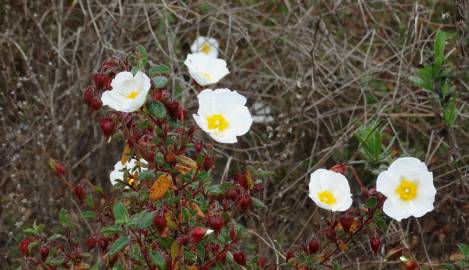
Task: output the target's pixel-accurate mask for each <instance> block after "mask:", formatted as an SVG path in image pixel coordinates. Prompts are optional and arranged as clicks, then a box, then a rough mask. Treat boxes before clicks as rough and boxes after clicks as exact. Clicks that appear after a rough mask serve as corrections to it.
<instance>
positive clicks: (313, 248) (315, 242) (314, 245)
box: [308, 238, 321, 254]
mask: <svg viewBox="0 0 469 270" xmlns="http://www.w3.org/2000/svg"><path fill="white" fill-rule="evenodd" d="M320 246H321V242H319V239H316V238H314V239H311V241H309V242H308V252H309V254H314V253H316V252H318V250H319V248H320Z"/></svg>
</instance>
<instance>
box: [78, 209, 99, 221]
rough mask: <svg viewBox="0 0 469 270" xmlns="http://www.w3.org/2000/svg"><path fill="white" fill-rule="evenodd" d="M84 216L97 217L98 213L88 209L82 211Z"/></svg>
mask: <svg viewBox="0 0 469 270" xmlns="http://www.w3.org/2000/svg"><path fill="white" fill-rule="evenodd" d="M81 215H82V216H83V217H84V218H90V219H91V218H96V213H95V212H94V211H90V210H86V211H83V212H82V213H81Z"/></svg>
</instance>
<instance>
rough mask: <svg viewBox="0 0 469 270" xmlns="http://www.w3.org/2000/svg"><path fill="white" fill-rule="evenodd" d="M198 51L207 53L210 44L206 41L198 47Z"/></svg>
mask: <svg viewBox="0 0 469 270" xmlns="http://www.w3.org/2000/svg"><path fill="white" fill-rule="evenodd" d="M200 51H201V52H203V53H205V54H208V53H209V52H210V44H208V43H207V42H205V43H204V44H203V45H202V47H200Z"/></svg>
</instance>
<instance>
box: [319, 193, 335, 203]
mask: <svg viewBox="0 0 469 270" xmlns="http://www.w3.org/2000/svg"><path fill="white" fill-rule="evenodd" d="M318 197H319V200H320V201H321V202H323V203H325V204H327V205H331V204H334V203H335V202H336V201H337V200H336V199H335V197H334V195H333V194H332V193H331V192H330V191H329V190H325V191H321V192H319V193H318Z"/></svg>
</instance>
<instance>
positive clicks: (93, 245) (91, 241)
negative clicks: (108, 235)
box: [86, 237, 96, 250]
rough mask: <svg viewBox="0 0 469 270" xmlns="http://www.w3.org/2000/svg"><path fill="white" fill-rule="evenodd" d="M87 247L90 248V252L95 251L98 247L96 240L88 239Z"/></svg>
mask: <svg viewBox="0 0 469 270" xmlns="http://www.w3.org/2000/svg"><path fill="white" fill-rule="evenodd" d="M86 245H87V246H88V250H91V249H93V248H94V247H95V246H96V238H94V237H90V238H88V240H86Z"/></svg>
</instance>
